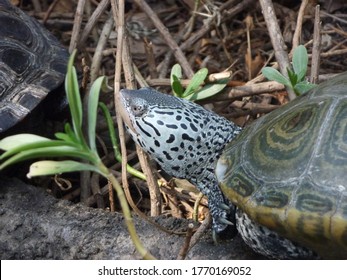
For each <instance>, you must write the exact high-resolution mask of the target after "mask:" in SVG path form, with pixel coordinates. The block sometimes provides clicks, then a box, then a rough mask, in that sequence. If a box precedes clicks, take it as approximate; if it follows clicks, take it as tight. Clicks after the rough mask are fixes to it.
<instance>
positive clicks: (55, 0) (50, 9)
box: [42, 0, 60, 25]
mask: <svg viewBox="0 0 347 280" xmlns="http://www.w3.org/2000/svg"><path fill="white" fill-rule="evenodd" d="M59 1H60V0H54V1H53V2H52V4H50V5H49V8H48V10H47V12H46V13H45V16H44V18H43V20H42V22H43V24H44V25H45V24H46V22H47V20H48V18H49V16H50V14H51V13H52V12H53V10H54V8H55V6H56V5H57V4H58V2H59Z"/></svg>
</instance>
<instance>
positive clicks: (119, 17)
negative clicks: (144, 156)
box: [110, 0, 154, 259]
mask: <svg viewBox="0 0 347 280" xmlns="http://www.w3.org/2000/svg"><path fill="white" fill-rule="evenodd" d="M117 3H118V6H117V4H116V2H115V1H113V0H112V1H111V4H112V13H113V17H114V20H115V22H116V24H117V53H116V65H115V76H114V77H115V78H114V91H115V95H114V99H115V106H116V111H117V112H119V110H117V109H118V108H117V107H119V104H120V103H119V101H120V96H119V90H120V81H121V67H122V55H123V52H122V51H123V45H124V41H123V36H124V27H125V25H124V0H119V1H117ZM117 125H118V130H119V137H120V143H121V151H122V184H123V188H124V187H125V186H128V180H127V174H126V166H127V159H126V147H125V143H124V129H123V121H122V118H121V116H120V115H119V114H117ZM121 133H122V135H121ZM110 179H112V178H110ZM114 181H115V182H112V184H113V185H115V184H116V185H117V183H118V182H117V181H116V179H114ZM117 194H118V192H117ZM129 216H130V213H129ZM129 219H130V222H129V224H130V226H133V224H132V221H131V218H129ZM130 226H129V225H128V229H129V227H130ZM132 238H133V242H134V239H138V237H137V235H136V236H135V237H133V236H132ZM136 241H139V240H136ZM134 244H135V242H134ZM140 245H142V244H141V243H140ZM141 249H142V248H141ZM142 256H146V257H148V258H151V259H153V258H154V257H153V256H152V255H151V254H150V253H149V252H148V251H147V249H145V248H143V252H142Z"/></svg>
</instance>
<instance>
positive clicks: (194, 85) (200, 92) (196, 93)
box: [170, 64, 230, 101]
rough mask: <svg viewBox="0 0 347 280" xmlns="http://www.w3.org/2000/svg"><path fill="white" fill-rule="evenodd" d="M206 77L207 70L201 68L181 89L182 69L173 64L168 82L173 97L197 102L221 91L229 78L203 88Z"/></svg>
mask: <svg viewBox="0 0 347 280" xmlns="http://www.w3.org/2000/svg"><path fill="white" fill-rule="evenodd" d="M207 75H208V70H207V68H202V69H200V70H199V71H198V72H196V73H195V74H194V76H193V77H192V79H191V80H190V83H189V84H188V86H187V87H186V89H185V90H184V89H183V86H182V84H181V80H182V68H181V66H180V65H179V64H175V65H174V66H173V67H172V69H171V74H170V80H171V88H172V91H173V93H174V95H175V96H178V97H181V98H185V99H188V100H191V101H197V100H201V99H204V98H208V97H211V96H213V95H215V94H217V93H218V92H220V91H222V90H223V89H224V88H225V87H226V86H227V84H228V82H229V79H230V78H224V79H220V80H218V81H216V82H214V83H211V84H206V85H204V86H203V84H204V81H205V80H206V78H207Z"/></svg>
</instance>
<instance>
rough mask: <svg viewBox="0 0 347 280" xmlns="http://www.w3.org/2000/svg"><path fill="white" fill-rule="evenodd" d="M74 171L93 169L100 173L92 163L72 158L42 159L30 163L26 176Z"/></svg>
mask: <svg viewBox="0 0 347 280" xmlns="http://www.w3.org/2000/svg"><path fill="white" fill-rule="evenodd" d="M76 171H94V172H97V173H100V174H101V175H103V176H105V174H102V173H101V171H100V170H99V169H98V168H96V167H95V166H94V165H90V164H87V163H81V162H78V161H73V160H64V161H52V160H43V161H38V162H35V163H33V164H32V165H30V169H29V173H28V174H27V177H28V178H32V177H35V176H45V175H53V174H61V173H64V172H76Z"/></svg>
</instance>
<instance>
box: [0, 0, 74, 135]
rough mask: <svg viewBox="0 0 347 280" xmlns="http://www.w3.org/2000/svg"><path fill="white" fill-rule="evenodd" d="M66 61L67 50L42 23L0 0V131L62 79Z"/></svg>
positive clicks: (24, 113) (17, 118) (16, 119)
mask: <svg viewBox="0 0 347 280" xmlns="http://www.w3.org/2000/svg"><path fill="white" fill-rule="evenodd" d="M67 60H68V52H67V50H66V49H64V48H63V47H62V46H61V45H60V43H59V42H58V41H57V40H56V39H55V38H54V37H53V36H52V35H51V34H50V33H49V32H48V31H47V30H46V29H45V28H43V26H42V25H40V24H39V23H38V22H37V21H36V20H34V19H33V18H31V17H29V16H28V15H26V14H25V13H24V12H22V11H21V10H20V9H19V8H17V7H14V6H12V5H11V4H10V3H9V2H8V1H7V0H0V132H2V131H5V130H6V129H8V128H10V127H11V126H13V125H14V124H16V123H17V122H18V121H20V120H22V119H23V118H24V117H25V116H26V115H27V114H28V113H29V112H30V111H31V110H32V109H33V108H35V107H36V105H38V103H39V102H40V101H41V100H42V99H43V98H44V97H45V96H46V95H47V93H48V92H50V91H51V90H53V89H55V88H56V87H57V86H59V85H60V84H61V83H62V82H63V80H64V77H65V73H66V65H67Z"/></svg>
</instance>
